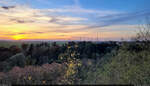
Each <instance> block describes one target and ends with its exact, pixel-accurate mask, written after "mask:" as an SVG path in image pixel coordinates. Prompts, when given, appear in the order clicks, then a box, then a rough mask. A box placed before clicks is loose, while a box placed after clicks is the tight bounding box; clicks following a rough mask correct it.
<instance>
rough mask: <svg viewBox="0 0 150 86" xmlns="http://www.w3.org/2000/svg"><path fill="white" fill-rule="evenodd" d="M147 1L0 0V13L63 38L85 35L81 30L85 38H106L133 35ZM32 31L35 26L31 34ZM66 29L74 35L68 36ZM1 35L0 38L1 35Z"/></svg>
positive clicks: (144, 15)
mask: <svg viewBox="0 0 150 86" xmlns="http://www.w3.org/2000/svg"><path fill="white" fill-rule="evenodd" d="M149 3H150V0H1V1H0V6H1V10H0V14H1V15H7V16H5V17H6V20H7V19H8V20H11V23H12V22H14V21H15V22H16V23H17V25H18V24H19V25H22V24H24V26H25V25H27V26H30V25H28V24H32V23H34V24H35V25H37V26H39V27H41V28H44V31H45V32H42V33H43V34H44V33H46V32H49V33H50V32H51V31H55V33H59V34H60V36H64V38H65V37H66V38H67V37H68V39H69V38H70V39H76V40H77V39H78V38H80V37H84V36H85V35H84V34H83V33H85V34H86V35H87V37H85V38H87V39H88V37H95V33H96V32H99V33H101V34H103V35H104V36H103V37H102V38H103V39H109V40H110V39H120V38H121V37H123V38H129V37H131V36H134V35H135V31H137V30H138V25H139V24H144V23H145V22H143V21H144V20H145V18H147V17H149V15H150V5H149ZM11 6H14V7H13V8H12V7H11ZM6 7H8V8H9V9H6ZM23 10H25V11H23ZM10 11H14V12H13V13H12V15H11V16H10V15H9V14H8V13H11V12H10ZM25 14H30V15H25ZM8 15H9V16H8ZM18 15H19V16H18ZM33 15H36V17H35V16H34V17H33ZM2 17H3V16H2ZM25 17H27V18H28V19H25ZM3 18H4V17H3ZM12 20H13V21H12ZM31 21H32V22H31ZM9 22H10V21H9ZM39 22H40V24H39ZM16 23H15V24H16ZM0 24H2V23H0ZM46 24H49V26H47V25H46ZM32 25H33V24H32ZM50 25H51V26H50ZM56 26H59V27H57V28H54V29H52V28H50V29H49V30H50V31H47V29H48V28H47V27H56ZM45 27H46V28H45ZM64 27H67V28H68V29H70V30H68V29H65V28H64ZM61 28H63V29H61ZM38 30H39V29H38ZM35 31H36V29H34V30H33V33H34V32H35ZM64 32H65V33H64ZM66 32H67V33H72V34H74V35H72V34H69V35H71V36H69V35H68V34H67V33H66ZM73 32H74V33H73ZM81 32H82V33H81ZM79 33H81V34H79ZM26 34H29V33H26ZM36 34H37V35H38V34H39V33H36ZM47 34H48V33H47ZM4 35H5V34H4ZM4 35H1V36H0V37H1V38H3V36H4ZM57 36H58V35H57ZM43 38H44V37H43ZM43 38H42V39H43ZM57 39H59V37H58V38H57ZM62 39H63V38H62Z"/></svg>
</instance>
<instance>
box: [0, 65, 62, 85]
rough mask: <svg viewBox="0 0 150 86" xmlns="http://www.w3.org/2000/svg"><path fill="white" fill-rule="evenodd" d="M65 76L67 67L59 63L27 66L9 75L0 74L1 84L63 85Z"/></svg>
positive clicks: (18, 68)
mask: <svg viewBox="0 0 150 86" xmlns="http://www.w3.org/2000/svg"><path fill="white" fill-rule="evenodd" d="M64 74H65V66H64V65H63V64H58V63H52V64H44V65H42V66H26V67H25V68H20V67H14V68H13V69H12V70H11V71H9V72H7V73H0V80H1V81H0V82H1V83H0V84H21V85H28V84H30V85H41V84H62V80H64ZM4 81H7V82H4Z"/></svg>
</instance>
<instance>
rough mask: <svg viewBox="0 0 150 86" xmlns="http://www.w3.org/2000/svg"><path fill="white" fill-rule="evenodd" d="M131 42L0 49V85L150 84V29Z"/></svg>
mask: <svg viewBox="0 0 150 86" xmlns="http://www.w3.org/2000/svg"><path fill="white" fill-rule="evenodd" d="M144 31H146V32H143V31H140V32H139V33H138V35H137V37H136V41H131V42H111V41H110V42H100V43H98V42H96V43H94V42H68V43H65V44H63V45H58V44H57V43H56V42H54V43H52V44H48V43H40V44H25V43H23V44H22V45H21V48H20V47H18V46H15V45H13V46H11V47H9V48H6V47H0V84H32V85H37V84H38V85H39V84H40V85H41V84H134V85H148V84H150V64H149V63H150V53H149V52H150V43H149V35H143V34H149V32H148V31H149V30H144Z"/></svg>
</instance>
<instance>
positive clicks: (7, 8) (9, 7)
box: [1, 6, 15, 10]
mask: <svg viewBox="0 0 150 86" xmlns="http://www.w3.org/2000/svg"><path fill="white" fill-rule="evenodd" d="M1 8H3V9H5V10H9V9H11V8H15V6H2V7H1Z"/></svg>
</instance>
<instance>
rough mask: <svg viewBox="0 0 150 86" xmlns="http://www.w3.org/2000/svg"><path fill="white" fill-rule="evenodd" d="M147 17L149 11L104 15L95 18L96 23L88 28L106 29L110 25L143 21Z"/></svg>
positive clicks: (149, 13)
mask: <svg viewBox="0 0 150 86" xmlns="http://www.w3.org/2000/svg"><path fill="white" fill-rule="evenodd" d="M149 15H150V11H149V10H142V11H137V12H129V13H119V14H113V15H106V16H103V17H97V18H96V19H97V20H95V21H96V22H98V23H97V24H95V25H93V26H90V27H89V28H92V27H93V28H94V27H106V26H110V25H116V24H124V23H126V22H131V21H132V22H137V20H138V19H140V20H143V19H144V18H145V17H147V16H149Z"/></svg>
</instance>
